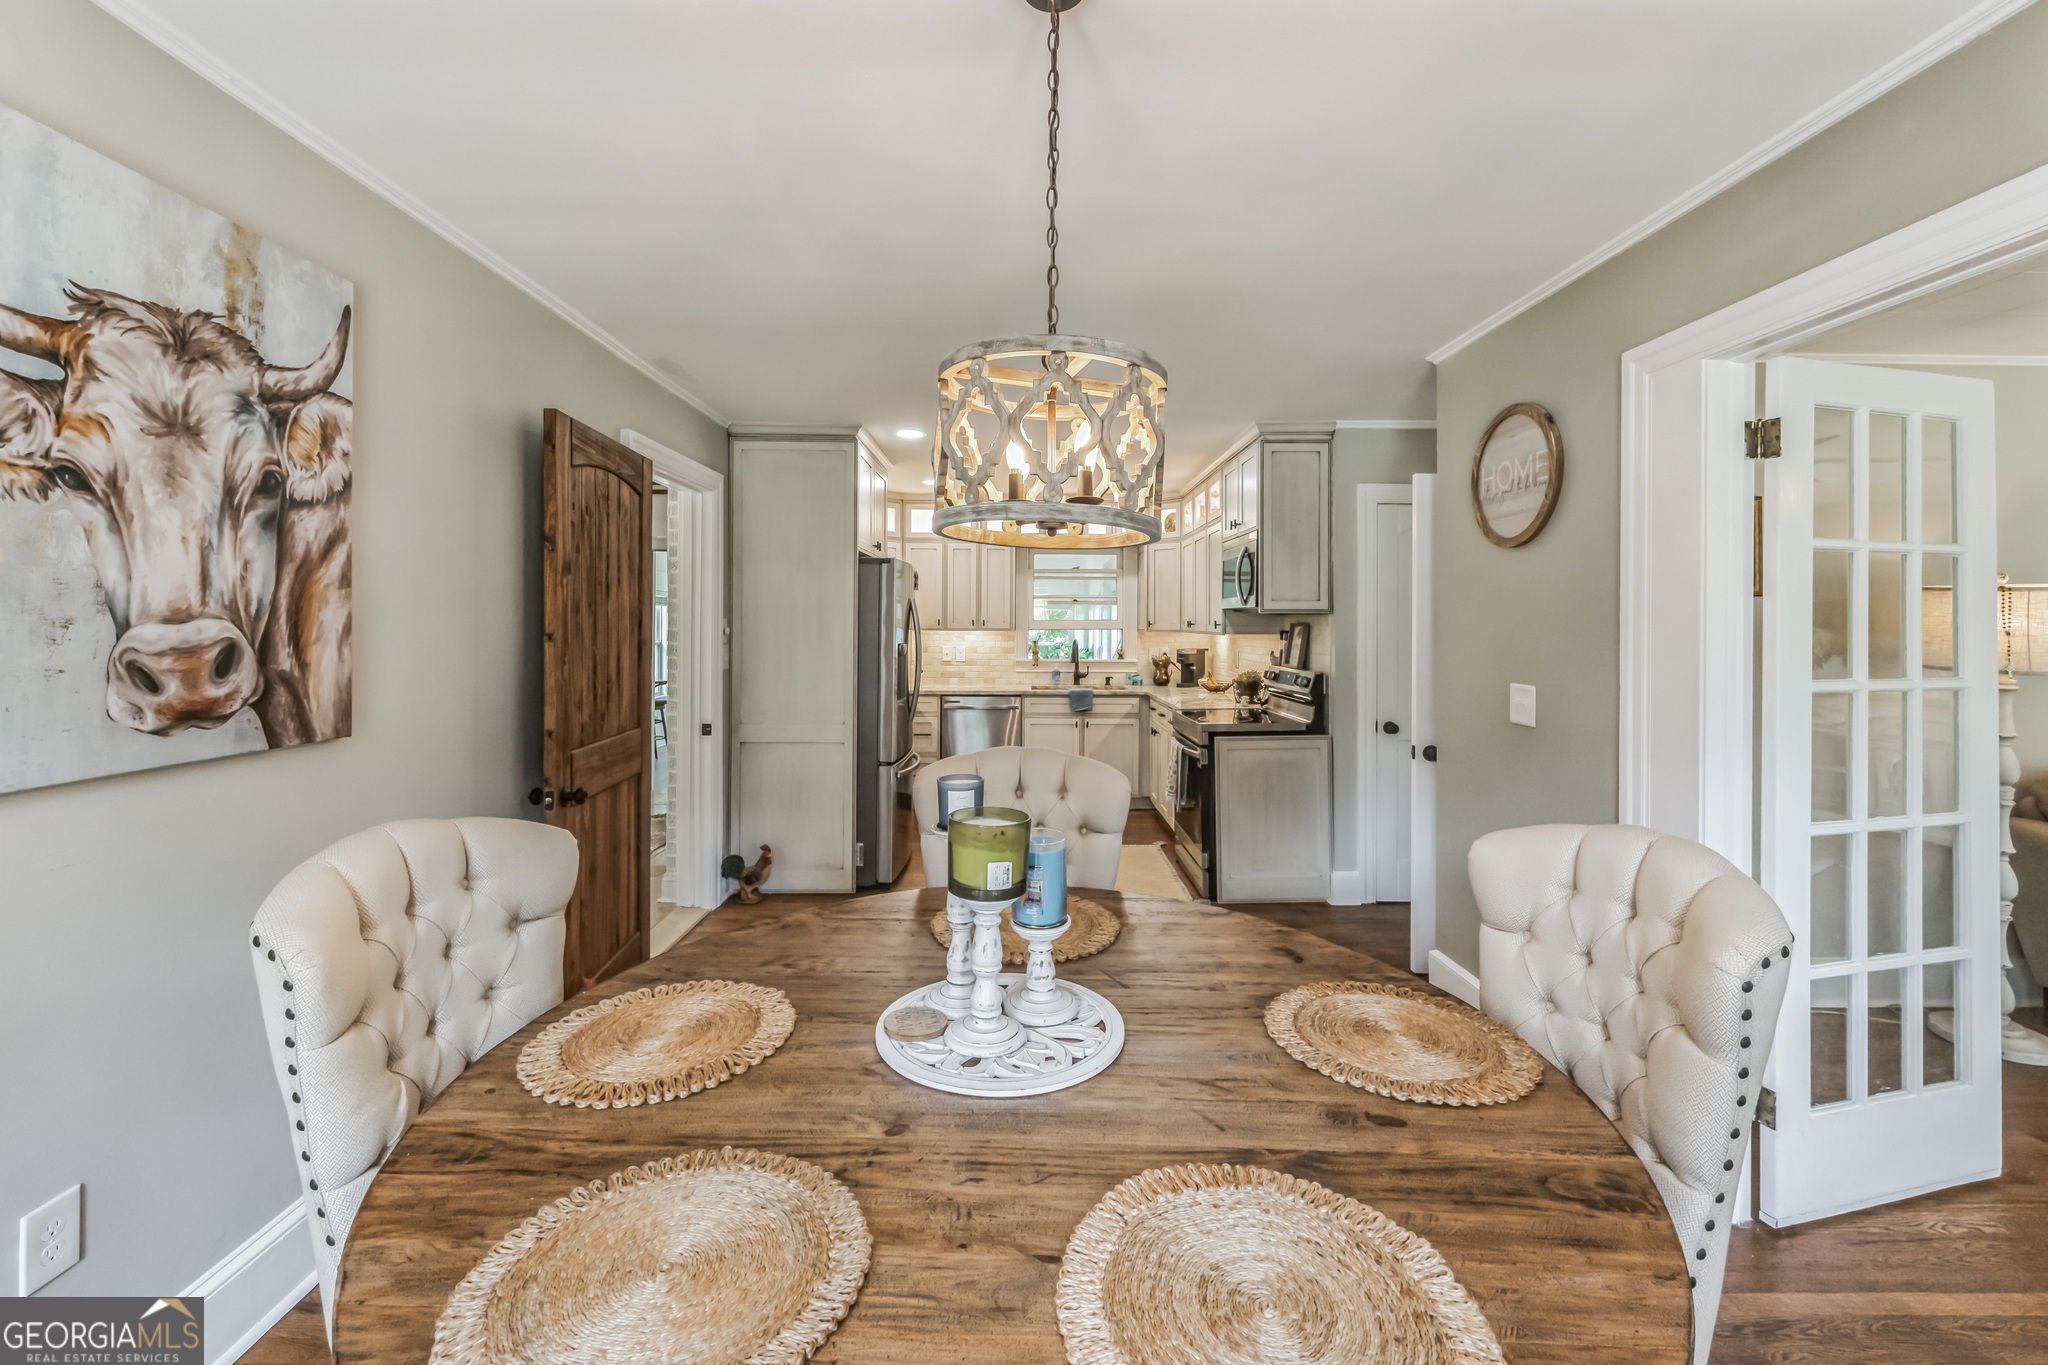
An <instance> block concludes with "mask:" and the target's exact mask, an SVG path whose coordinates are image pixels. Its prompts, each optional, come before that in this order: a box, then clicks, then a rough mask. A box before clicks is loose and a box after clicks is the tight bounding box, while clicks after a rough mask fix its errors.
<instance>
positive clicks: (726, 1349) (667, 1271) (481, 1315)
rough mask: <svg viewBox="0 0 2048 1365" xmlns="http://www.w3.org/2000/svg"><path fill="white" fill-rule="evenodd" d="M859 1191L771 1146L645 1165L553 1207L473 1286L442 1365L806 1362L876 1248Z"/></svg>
mask: <svg viewBox="0 0 2048 1365" xmlns="http://www.w3.org/2000/svg"><path fill="white" fill-rule="evenodd" d="M873 1246H874V1242H873V1238H872V1237H871V1236H870V1235H869V1233H868V1226H867V1220H866V1219H865V1218H863V1217H862V1216H861V1211H860V1205H859V1204H858V1203H856V1202H855V1201H854V1198H853V1194H852V1192H851V1191H849V1190H848V1189H847V1188H846V1186H844V1185H842V1184H840V1183H839V1181H837V1180H835V1179H834V1178H833V1177H832V1176H831V1175H830V1174H829V1173H828V1172H826V1171H824V1170H822V1169H820V1168H819V1167H816V1166H813V1165H811V1164H809V1163H808V1162H803V1161H798V1160H795V1159H794V1158H792V1157H786V1156H780V1155H777V1154H775V1153H772V1152H753V1151H736V1150H734V1149H733V1148H731V1147H726V1148H722V1149H721V1150H719V1151H715V1152H714V1151H708V1150H707V1151H698V1152H691V1153H689V1154H688V1155H686V1156H678V1157H668V1158H664V1159H663V1160H660V1161H655V1162H650V1163H649V1164H647V1165H645V1166H634V1167H630V1168H628V1169H626V1170H623V1171H620V1172H618V1173H617V1174H616V1175H613V1176H612V1177H610V1178H609V1179H606V1180H599V1181H596V1182H594V1183H592V1184H589V1185H585V1186H582V1187H580V1188H578V1189H575V1190H572V1191H570V1193H569V1194H568V1195H567V1196H566V1197H564V1198H562V1199H558V1200H556V1201H555V1202H554V1203H552V1204H550V1205H548V1206H547V1207H546V1208H543V1209H542V1210H540V1212H539V1213H538V1214H536V1215H535V1216H534V1217H532V1218H529V1219H528V1220H527V1221H526V1222H525V1223H524V1224H523V1225H522V1226H520V1227H519V1228H517V1229H515V1230H514V1231H513V1232H512V1233H511V1235H509V1236H508V1237H506V1238H505V1240H504V1241H502V1242H500V1243H498V1245H497V1246H496V1247H494V1248H492V1250H491V1253H490V1254H489V1255H488V1256H486V1257H484V1259H483V1260H482V1261H481V1262H479V1263H478V1265H477V1267H476V1268H475V1269H474V1270H472V1271H470V1272H469V1274H468V1275H466V1276H464V1277H463V1280H462V1283H461V1284H459V1285H457V1286H456V1289H455V1292H454V1293H453V1294H451V1295H449V1297H448V1306H447V1307H446V1308H445V1309H444V1310H443V1311H442V1313H441V1318H440V1321H439V1322H437V1323H436V1324H435V1325H434V1349H433V1354H432V1355H431V1356H430V1357H429V1359H430V1361H431V1362H433V1365H514V1363H515V1362H518V1363H519V1365H524V1363H525V1362H529V1361H538V1360H564V1361H567V1360H609V1361H656V1360H658V1361H666V1362H673V1363H674V1365H740V1362H748V1365H797V1363H798V1362H800V1361H803V1360H806V1359H808V1358H809V1357H810V1355H811V1353H812V1352H813V1351H815V1350H817V1349H818V1346H819V1344H820V1343H821V1342H823V1341H824V1340H825V1338H826V1337H828V1336H830V1335H831V1333H832V1330H833V1329H834V1328H835V1327H837V1326H838V1325H839V1322H840V1320H841V1319H843V1318H844V1317H845V1316H846V1313H847V1310H848V1309H849V1308H851V1307H852V1306H853V1300H854V1296H855V1295H856V1294H858V1293H859V1292H860V1284H861V1280H862V1279H863V1278H864V1277H865V1276H866V1275H867V1270H868V1258H869V1255H870V1254H871V1252H872V1250H873Z"/></svg>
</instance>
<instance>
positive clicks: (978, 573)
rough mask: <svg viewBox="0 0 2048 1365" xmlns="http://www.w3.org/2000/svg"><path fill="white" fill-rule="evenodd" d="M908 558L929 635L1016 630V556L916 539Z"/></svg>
mask: <svg viewBox="0 0 2048 1365" xmlns="http://www.w3.org/2000/svg"><path fill="white" fill-rule="evenodd" d="M904 557H905V558H906V559H908V560H909V561H910V563H911V566H912V567H913V568H915V569H916V570H917V576H918V588H917V615H918V621H919V623H920V624H922V625H923V627H924V628H925V629H926V630H1015V629H1016V628H1017V595H1016V589H1017V552H1016V551H1015V550H1014V549H1012V548H1010V547H1009V546H1007V545H976V544H974V543H973V542H971V541H965V540H947V539H944V538H942V537H936V536H912V537H910V538H909V540H908V541H907V542H906V544H905V548H904Z"/></svg>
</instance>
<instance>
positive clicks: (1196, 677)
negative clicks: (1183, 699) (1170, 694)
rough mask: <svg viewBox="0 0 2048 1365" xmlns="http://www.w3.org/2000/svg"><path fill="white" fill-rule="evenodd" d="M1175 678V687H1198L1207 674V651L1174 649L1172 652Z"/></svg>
mask: <svg viewBox="0 0 2048 1365" xmlns="http://www.w3.org/2000/svg"><path fill="white" fill-rule="evenodd" d="M1173 664H1174V670H1175V674H1176V676H1175V677H1174V680H1173V685H1174V686H1175V687H1198V686H1200V685H1201V682H1202V679H1203V678H1204V677H1206V676H1208V673H1209V651H1208V650H1206V649H1176V650H1175V651H1173Z"/></svg>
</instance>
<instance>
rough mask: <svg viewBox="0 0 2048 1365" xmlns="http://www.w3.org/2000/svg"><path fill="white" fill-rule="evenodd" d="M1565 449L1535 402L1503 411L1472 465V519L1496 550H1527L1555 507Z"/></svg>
mask: <svg viewBox="0 0 2048 1365" xmlns="http://www.w3.org/2000/svg"><path fill="white" fill-rule="evenodd" d="M1563 486H1564V446H1563V445H1562V444H1561V443H1560V442H1559V441H1558V438H1557V423H1555V422H1553V421H1551V420H1550V414H1549V413H1547V412H1545V411H1544V410H1543V408H1542V407H1541V406H1540V405H1538V404H1535V403H1516V404H1515V405H1514V406H1512V407H1507V408H1502V409H1501V411H1500V415H1499V416H1497V417H1495V418H1494V419H1493V421H1492V422H1491V423H1490V424H1489V425H1488V426H1487V428H1486V435H1484V436H1482V437H1480V438H1479V453H1478V455H1476V456H1474V457H1473V460H1472V515H1473V516H1475V517H1477V518H1478V519H1479V529H1480V530H1482V531H1484V532H1486V538H1487V539H1488V540H1490V541H1492V542H1493V543H1494V544H1496V545H1526V544H1528V543H1529V542H1530V541H1532V540H1534V539H1535V538H1536V533H1537V532H1538V531H1541V530H1542V529H1543V525H1544V523H1545V522H1547V521H1549V520H1550V513H1551V511H1552V510H1553V509H1554V508H1556V506H1557V491H1558V489H1560V488H1561V487H1563Z"/></svg>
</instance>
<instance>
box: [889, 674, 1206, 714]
mask: <svg viewBox="0 0 2048 1365" xmlns="http://www.w3.org/2000/svg"><path fill="white" fill-rule="evenodd" d="M1082 686H1084V687H1087V686H1094V683H1093V681H1092V680H1091V681H1090V682H1088V683H1083V684H1082ZM1066 692H1067V684H1065V683H1061V684H1060V685H1059V686H1058V687H1054V686H1052V685H1051V684H1049V683H1022V682H1020V683H1018V684H1017V685H1016V686H1015V687H944V686H941V685H939V684H936V683H934V684H930V685H928V686H927V687H926V688H925V691H924V695H925V697H926V699H928V700H935V699H937V698H939V697H1019V696H1022V697H1059V696H1065V695H1066ZM1095 696H1096V698H1097V700H1101V699H1102V698H1105V697H1118V696H1124V697H1148V698H1150V699H1151V700H1153V701H1156V702H1158V703H1160V704H1161V705H1162V706H1169V707H1172V708H1173V709H1174V710H1176V711H1184V710H1186V709H1187V708H1188V707H1190V706H1214V705H1216V694H1215V693H1212V692H1204V691H1203V690H1202V689H1201V688H1199V687H1160V686H1157V685H1155V684H1152V683H1144V684H1142V685H1140V686H1137V687H1131V686H1129V685H1127V684H1124V683H1118V684H1117V685H1116V686H1115V687H1096V688H1095Z"/></svg>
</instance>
